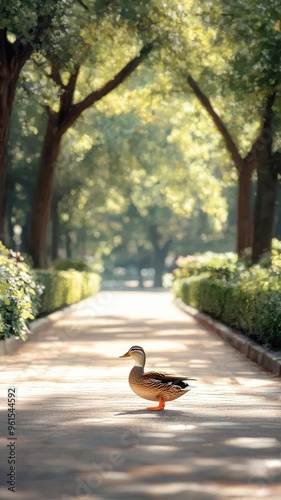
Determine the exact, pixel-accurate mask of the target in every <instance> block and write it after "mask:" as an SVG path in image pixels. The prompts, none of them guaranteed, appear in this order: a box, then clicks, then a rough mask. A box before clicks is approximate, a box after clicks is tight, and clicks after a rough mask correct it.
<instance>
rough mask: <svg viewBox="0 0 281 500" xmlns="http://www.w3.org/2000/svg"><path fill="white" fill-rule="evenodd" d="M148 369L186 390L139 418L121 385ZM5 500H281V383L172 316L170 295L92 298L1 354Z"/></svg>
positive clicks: (141, 409)
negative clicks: (10, 401)
mask: <svg viewBox="0 0 281 500" xmlns="http://www.w3.org/2000/svg"><path fill="white" fill-rule="evenodd" d="M133 344H140V345H142V346H143V348H144V349H145V350H146V352H147V369H148V370H149V369H162V370H165V371H168V372H175V373H179V374H187V375H192V376H194V377H196V378H197V382H194V383H193V384H194V385H196V388H195V389H194V390H192V391H191V392H190V393H189V394H188V395H186V396H183V397H182V398H180V399H178V400H176V401H174V402H171V403H167V405H166V409H165V410H164V411H162V412H148V411H147V410H146V406H147V402H146V401H145V400H142V399H140V398H138V397H137V396H135V395H134V394H133V393H132V392H131V390H130V388H129V386H128V382H127V377H128V373H129V370H130V368H131V366H132V363H131V361H130V360H120V359H118V356H119V355H120V354H123V353H124V352H125V351H126V350H127V349H128V348H129V347H130V346H131V345H133ZM1 363H2V368H1V370H2V373H1V392H0V394H1V397H0V400H1V410H2V418H1V434H0V437H1V445H2V446H1V484H0V498H1V499H5V500H7V499H8V498H13V499H15V500H40V499H42V500H51V499H61V500H72V499H73V500H74V499H80V500H89V499H95V500H107V499H110V500H127V499H128V500H138V499H140V500H142V499H147V500H150V499H152V500H153V499H161V500H162V499H164V500H166V499H173V500H178V499H188V500H193V499H194V500H203V499H210V500H215V499H220V500H228V499H231V500H234V499H235V500H236V499H243V500H249V499H257V498H268V499H270V500H277V499H278V500H279V499H280V498H281V431H280V429H281V427H280V417H281V409H280V399H281V391H280V388H281V387H280V384H281V382H280V379H278V378H274V377H273V376H272V375H270V374H268V373H266V372H264V371H262V370H261V369H260V368H259V367H258V366H256V365H255V364H254V363H252V362H251V361H249V360H247V359H245V358H244V357H243V356H242V355H241V354H239V353H238V352H236V351H235V350H234V349H232V348H231V347H230V346H229V345H226V344H224V343H223V341H222V340H221V339H220V338H219V337H217V336H216V335H215V334H213V333H211V332H208V331H207V330H206V329H204V328H202V327H201V326H199V325H198V323H197V322H196V321H195V320H194V318H192V317H189V316H187V315H186V314H185V313H184V312H182V311H180V310H179V309H178V308H177V307H176V306H175V305H174V304H173V303H172V299H171V296H170V294H169V292H164V291H163V292H160V291H145V292H139V291H132V292H128V291H124V292H101V293H100V295H99V296H98V297H97V298H95V299H89V300H87V301H85V302H83V303H81V307H79V308H75V310H70V311H68V312H67V313H65V314H64V315H62V316H61V317H60V318H59V320H58V322H56V323H55V324H53V325H52V324H51V325H49V326H48V327H46V329H44V330H42V331H41V332H40V333H38V334H36V335H34V336H33V337H31V339H30V340H29V341H28V342H27V343H26V344H24V345H23V346H22V347H21V348H20V349H19V350H18V351H16V352H14V353H12V354H10V355H7V356H4V357H2V358H1ZM9 387H15V388H16V391H17V397H16V410H17V422H16V428H17V429H16V433H17V442H16V453H17V455H16V462H17V491H16V493H15V494H14V493H11V492H9V491H8V490H7V484H6V477H7V476H6V474H7V472H8V467H9V466H8V464H7V460H8V453H9V448H8V447H7V443H8V442H9V441H8V440H7V433H8V430H7V427H8V425H7V389H8V388H9Z"/></svg>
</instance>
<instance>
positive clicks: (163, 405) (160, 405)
mask: <svg viewBox="0 0 281 500" xmlns="http://www.w3.org/2000/svg"><path fill="white" fill-rule="evenodd" d="M158 401H159V405H158V406H152V407H150V408H147V410H151V411H153V410H155V411H156V410H158V411H159V410H164V408H165V401H164V399H163V398H162V396H159V398H158Z"/></svg>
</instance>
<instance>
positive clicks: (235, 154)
mask: <svg viewBox="0 0 281 500" xmlns="http://www.w3.org/2000/svg"><path fill="white" fill-rule="evenodd" d="M187 82H188V84H189V86H190V87H191V89H192V90H193V92H194V94H195V95H196V97H197V99H198V100H199V101H200V102H201V104H202V106H203V107H204V108H205V110H206V111H207V113H208V115H209V116H210V117H211V118H212V120H213V123H214V124H215V126H216V128H217V130H218V131H219V132H220V134H221V135H222V137H223V139H224V142H225V144H226V147H227V149H228V151H229V152H230V154H231V156H232V159H233V161H234V164H235V166H236V168H237V170H240V168H241V164H242V162H243V158H242V156H241V155H240V153H239V151H238V148H237V146H236V144H235V142H234V141H233V139H232V137H231V135H230V133H229V131H228V129H227V127H226V125H225V124H224V122H223V120H222V119H221V118H220V116H219V115H218V114H217V113H216V111H215V110H214V108H213V106H212V104H211V102H210V100H209V99H208V97H207V96H206V95H205V94H204V93H203V92H202V90H201V89H200V87H199V85H198V84H197V83H196V81H195V80H193V78H192V76H191V75H189V76H188V77H187Z"/></svg>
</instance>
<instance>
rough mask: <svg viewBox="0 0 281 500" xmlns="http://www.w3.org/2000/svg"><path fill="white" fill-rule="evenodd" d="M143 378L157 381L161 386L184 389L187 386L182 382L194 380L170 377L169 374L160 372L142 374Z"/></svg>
mask: <svg viewBox="0 0 281 500" xmlns="http://www.w3.org/2000/svg"><path fill="white" fill-rule="evenodd" d="M143 378H144V379H146V380H148V379H149V380H151V379H152V380H157V381H159V382H161V383H162V384H167V385H179V386H180V387H182V386H184V387H186V386H187V385H188V384H186V383H185V382H184V380H196V379H194V378H190V377H181V376H176V375H170V374H169V373H162V372H147V373H144V374H143Z"/></svg>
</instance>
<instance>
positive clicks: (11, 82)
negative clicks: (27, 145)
mask: <svg viewBox="0 0 281 500" xmlns="http://www.w3.org/2000/svg"><path fill="white" fill-rule="evenodd" d="M17 80H18V75H17V74H15V75H13V77H12V76H11V75H9V77H6V78H4V77H3V76H2V75H1V74H0V240H1V241H2V242H3V243H4V242H5V215H6V199H7V150H8V141H9V130H10V121H11V112H12V105H13V101H14V97H15V90H16V84H17Z"/></svg>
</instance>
